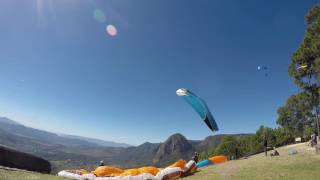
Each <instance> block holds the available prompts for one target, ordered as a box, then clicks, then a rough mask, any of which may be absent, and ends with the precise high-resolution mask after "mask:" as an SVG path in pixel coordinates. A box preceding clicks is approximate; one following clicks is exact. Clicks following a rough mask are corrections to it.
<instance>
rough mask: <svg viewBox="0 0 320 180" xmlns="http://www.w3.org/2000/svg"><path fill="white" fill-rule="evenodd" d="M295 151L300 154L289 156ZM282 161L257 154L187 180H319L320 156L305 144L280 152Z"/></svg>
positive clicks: (216, 167) (206, 168)
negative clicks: (289, 151)
mask: <svg viewBox="0 0 320 180" xmlns="http://www.w3.org/2000/svg"><path fill="white" fill-rule="evenodd" d="M290 148H295V149H296V150H297V151H298V154H296V155H293V156H288V155H287V153H288V150H289V149H290ZM278 151H279V153H280V156H279V157H265V156H264V154H258V155H255V156H252V157H250V158H248V159H243V160H237V161H229V162H227V163H224V164H221V165H217V166H210V167H205V168H202V169H200V170H199V172H198V173H196V174H195V175H193V176H189V177H186V178H185V179H186V180H196V179H208V180H209V179H210V180H211V179H217V180H218V179H290V180H292V179H297V180H300V179H303V180H308V179H320V155H315V152H314V149H311V148H310V147H308V146H306V145H305V144H304V143H301V144H296V145H290V146H286V147H282V148H279V149H278Z"/></svg>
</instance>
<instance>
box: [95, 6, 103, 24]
mask: <svg viewBox="0 0 320 180" xmlns="http://www.w3.org/2000/svg"><path fill="white" fill-rule="evenodd" d="M93 17H94V19H95V20H96V21H98V22H100V23H104V22H105V21H106V15H105V14H104V12H103V11H101V10H100V9H95V10H94V11H93Z"/></svg>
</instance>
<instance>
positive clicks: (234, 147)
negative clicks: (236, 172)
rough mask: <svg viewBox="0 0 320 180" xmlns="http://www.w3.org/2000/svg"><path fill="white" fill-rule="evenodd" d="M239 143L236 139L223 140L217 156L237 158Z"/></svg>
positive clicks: (228, 137)
mask: <svg viewBox="0 0 320 180" xmlns="http://www.w3.org/2000/svg"><path fill="white" fill-rule="evenodd" d="M238 148H239V142H238V140H237V139H236V138H235V137H232V136H227V137H225V138H223V139H222V142H221V144H220V145H219V146H218V147H217V149H216V150H215V152H214V154H215V155H225V156H228V157H229V158H231V157H236V154H237V151H239V149H238Z"/></svg>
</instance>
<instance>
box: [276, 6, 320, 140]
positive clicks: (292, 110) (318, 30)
mask: <svg viewBox="0 0 320 180" xmlns="http://www.w3.org/2000/svg"><path fill="white" fill-rule="evenodd" d="M306 24H307V29H306V33H305V36H304V39H303V41H302V43H301V44H300V47H299V48H298V49H297V50H296V52H294V53H293V55H292V58H291V63H290V65H289V69H288V73H289V76H291V77H292V78H293V79H294V82H295V83H296V84H297V86H298V87H299V88H300V89H301V92H300V93H298V94H297V95H293V96H291V97H289V99H288V100H287V102H286V104H285V105H284V106H282V107H280V108H279V109H278V115H279V118H278V120H277V123H278V124H279V125H281V126H283V127H285V128H287V129H288V130H289V131H290V132H291V133H292V135H293V136H296V137H297V136H299V137H304V138H305V139H308V138H309V137H307V136H308V135H310V133H311V132H310V131H311V130H312V129H313V130H315V129H316V127H317V122H318V121H319V119H320V118H319V115H320V5H319V4H318V5H315V6H314V7H313V8H312V9H311V10H310V11H309V13H308V14H307V16H306ZM306 128H307V129H308V131H306V130H305V129H306Z"/></svg>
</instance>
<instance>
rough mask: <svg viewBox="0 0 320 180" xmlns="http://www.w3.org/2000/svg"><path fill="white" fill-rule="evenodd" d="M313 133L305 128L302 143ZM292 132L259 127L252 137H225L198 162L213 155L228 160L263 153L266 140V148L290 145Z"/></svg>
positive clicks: (293, 137) (202, 154)
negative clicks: (222, 156)
mask: <svg viewBox="0 0 320 180" xmlns="http://www.w3.org/2000/svg"><path fill="white" fill-rule="evenodd" d="M312 133H313V130H312V128H305V131H304V133H303V136H302V137H301V138H302V141H308V140H309V139H310V137H311V134H312ZM295 137H297V134H295V132H294V131H291V130H290V129H289V128H286V127H278V128H274V129H272V128H269V127H264V126H261V127H260V128H259V129H258V130H257V132H256V133H255V134H253V135H248V136H244V137H236V136H232V135H230V136H226V137H224V138H223V139H222V142H221V143H220V144H219V145H218V146H217V147H216V148H212V149H209V150H208V151H204V152H202V153H201V154H200V160H204V159H207V158H208V157H211V156H215V155H222V154H223V155H225V156H228V157H229V159H235V158H241V157H244V156H249V155H253V154H257V153H260V152H262V151H263V149H264V145H263V141H264V138H266V140H267V142H268V147H279V146H283V145H287V144H292V143H294V141H295Z"/></svg>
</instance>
